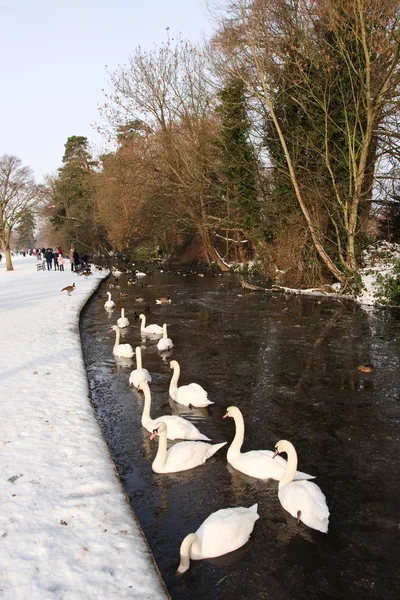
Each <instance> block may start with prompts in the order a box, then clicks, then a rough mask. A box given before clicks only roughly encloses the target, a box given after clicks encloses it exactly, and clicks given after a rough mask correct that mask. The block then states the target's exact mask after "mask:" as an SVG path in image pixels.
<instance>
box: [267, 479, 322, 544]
mask: <svg viewBox="0 0 400 600" xmlns="http://www.w3.org/2000/svg"><path fill="white" fill-rule="evenodd" d="M278 497H279V500H280V502H281V504H282V506H283V508H284V509H285V510H287V511H288V513H290V514H291V515H292V517H295V518H297V515H298V511H300V512H301V515H300V520H301V521H303V523H304V524H305V525H307V526H308V527H312V528H313V529H318V530H319V531H322V532H323V533H326V532H327V531H328V524H329V508H328V506H327V505H326V500H325V495H324V494H323V492H322V491H321V489H320V488H319V487H318V486H317V485H316V484H315V483H313V482H312V481H292V482H291V483H287V484H286V485H284V486H282V488H281V489H280V490H279V493H278Z"/></svg>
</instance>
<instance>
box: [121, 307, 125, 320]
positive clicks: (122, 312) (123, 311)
mask: <svg viewBox="0 0 400 600" xmlns="http://www.w3.org/2000/svg"><path fill="white" fill-rule="evenodd" d="M121 317H122V319H124V318H125V309H124V308H121Z"/></svg>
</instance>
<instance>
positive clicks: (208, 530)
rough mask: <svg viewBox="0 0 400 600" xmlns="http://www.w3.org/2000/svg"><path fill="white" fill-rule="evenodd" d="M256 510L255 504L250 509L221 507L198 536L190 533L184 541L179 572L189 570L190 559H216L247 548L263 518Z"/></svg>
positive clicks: (211, 516) (208, 519)
mask: <svg viewBox="0 0 400 600" xmlns="http://www.w3.org/2000/svg"><path fill="white" fill-rule="evenodd" d="M257 510H258V504H253V506H250V507H249V508H245V507H244V506H236V507H235V508H220V509H219V510H217V511H216V512H213V513H211V515H210V516H209V517H207V519H206V520H205V521H203V523H202V524H201V525H200V527H199V528H198V529H197V531H196V532H195V533H189V535H187V536H186V537H185V539H184V540H183V542H182V544H181V548H180V564H179V567H178V571H177V573H179V574H182V573H185V571H187V570H188V569H189V566H190V559H192V560H201V559H202V558H215V557H216V556H222V555H223V554H227V553H228V552H233V551H234V550H237V549H238V548H241V547H242V546H244V544H246V542H248V540H249V538H250V535H251V534H252V532H253V529H254V525H255V522H256V521H257V519H259V518H260V515H259V514H258V512H257Z"/></svg>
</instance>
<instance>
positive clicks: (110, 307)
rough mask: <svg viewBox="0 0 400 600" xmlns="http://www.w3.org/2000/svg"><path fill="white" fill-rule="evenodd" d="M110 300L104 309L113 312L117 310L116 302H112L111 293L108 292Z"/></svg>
mask: <svg viewBox="0 0 400 600" xmlns="http://www.w3.org/2000/svg"><path fill="white" fill-rule="evenodd" d="M107 296H108V300H107V301H106V302H105V303H104V308H105V309H106V310H111V309H112V308H115V302H113V301H112V300H111V292H107Z"/></svg>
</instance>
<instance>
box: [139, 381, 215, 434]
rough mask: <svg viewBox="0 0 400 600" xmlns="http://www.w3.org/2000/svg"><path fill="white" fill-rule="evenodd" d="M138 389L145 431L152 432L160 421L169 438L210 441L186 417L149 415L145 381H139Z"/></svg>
mask: <svg viewBox="0 0 400 600" xmlns="http://www.w3.org/2000/svg"><path fill="white" fill-rule="evenodd" d="M140 389H141V390H142V391H143V393H144V406H143V413H142V425H143V427H144V428H145V429H147V431H149V432H150V433H152V432H153V431H154V429H155V428H156V426H157V423H158V422H160V421H162V422H163V423H165V425H166V426H167V437H168V439H169V440H203V441H207V442H209V441H210V438H209V437H207V436H206V435H204V434H203V433H200V431H199V430H198V429H197V427H195V426H194V425H193V423H191V422H190V421H188V420H187V419H184V418H183V417H178V416H176V415H163V416H162V417H158V418H157V419H156V420H154V419H152V418H151V417H150V407H151V394H150V388H149V385H148V383H147V381H141V382H140Z"/></svg>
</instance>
